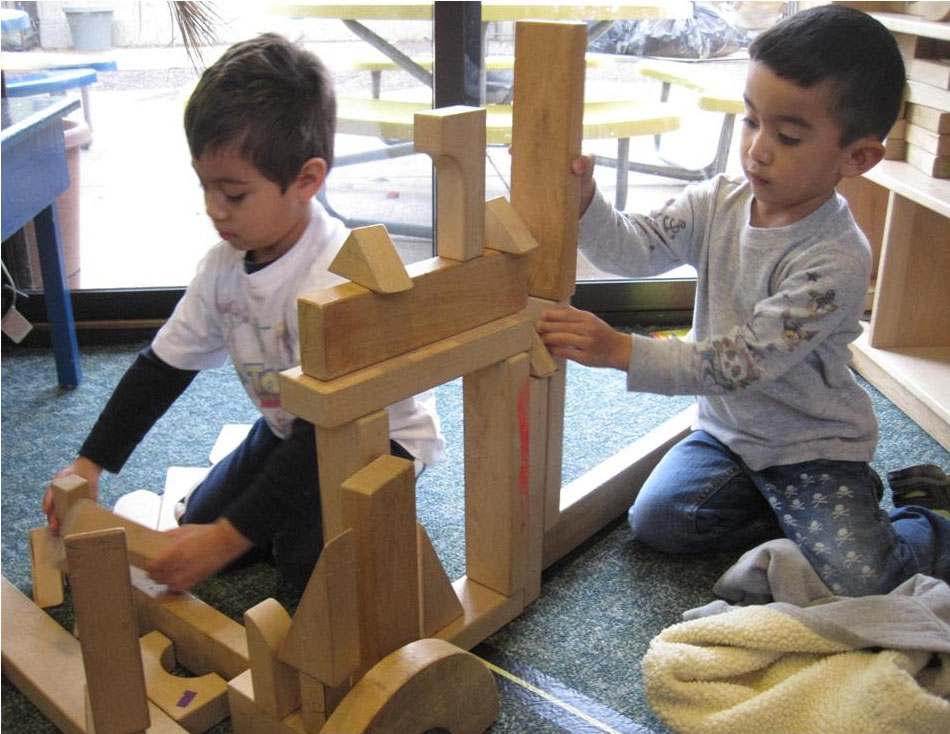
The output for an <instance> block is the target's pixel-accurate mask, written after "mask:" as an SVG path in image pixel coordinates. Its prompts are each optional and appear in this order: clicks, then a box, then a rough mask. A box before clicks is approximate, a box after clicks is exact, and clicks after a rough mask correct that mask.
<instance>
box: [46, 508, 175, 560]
mask: <svg viewBox="0 0 950 734" xmlns="http://www.w3.org/2000/svg"><path fill="white" fill-rule="evenodd" d="M62 523H63V532H62V534H63V535H64V536H65V535H69V534H72V533H85V532H90V531H93V530H106V529H108V528H122V529H123V530H124V531H125V538H126V543H127V546H128V554H129V561H130V562H131V563H132V564H133V565H135V566H138V567H139V568H144V567H145V566H146V565H147V564H148V562H149V561H150V560H152V559H154V558H157V557H158V556H159V555H160V554H161V553H163V552H164V551H165V549H166V548H167V547H168V544H169V543H170V540H169V538H168V536H167V535H165V534H164V533H160V532H159V531H157V530H153V529H152V528H147V527H145V526H144V525H139V524H138V523H136V522H132V521H131V520H127V519H126V518H124V517H119V516H118V515H116V514H115V513H114V512H112V511H111V510H107V509H106V508H105V507H103V506H102V505H98V504H96V503H95V502H93V501H92V500H88V499H81V500H79V501H77V502H76V503H74V504H73V506H72V508H71V509H70V510H69V514H68V515H66V517H65V518H62Z"/></svg>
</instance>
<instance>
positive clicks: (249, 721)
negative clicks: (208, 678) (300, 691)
mask: <svg viewBox="0 0 950 734" xmlns="http://www.w3.org/2000/svg"><path fill="white" fill-rule="evenodd" d="M251 679H252V676H251V671H250V670H245V671H244V672H243V673H241V674H240V675H237V676H235V677H234V678H232V679H231V680H229V681H228V708H229V709H230V711H231V728H232V730H233V734H307V729H306V728H305V727H304V723H303V719H302V718H301V716H300V712H299V711H295V712H293V713H291V714H289V715H288V716H286V717H285V718H284V719H275V718H274V717H273V716H271V715H270V714H268V713H267V712H266V711H265V710H264V709H263V708H261V707H260V706H258V705H257V703H256V702H255V700H254V686H253V683H252V680H251Z"/></svg>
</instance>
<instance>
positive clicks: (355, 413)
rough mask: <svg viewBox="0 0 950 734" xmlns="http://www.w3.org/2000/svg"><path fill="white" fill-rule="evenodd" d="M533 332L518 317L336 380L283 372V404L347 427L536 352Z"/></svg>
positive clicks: (307, 416)
mask: <svg viewBox="0 0 950 734" xmlns="http://www.w3.org/2000/svg"><path fill="white" fill-rule="evenodd" d="M533 333H534V326H533V324H532V323H531V321H530V320H529V319H528V317H527V316H524V315H513V316H506V317H504V318H502V319H498V320H497V321H493V322H492V323H490V324H484V325H482V326H477V327H475V328H474V329H470V330H468V331H466V332H464V333H462V334H458V335H456V336H453V337H451V338H448V339H443V340H441V341H439V342H436V343H435V344H430V345H428V346H425V347H422V348H421V349H417V350H416V351H414V352H410V353H409V354H404V355H402V356H399V357H394V358H392V359H389V360H386V361H385V362H383V363H381V364H378V365H374V366H372V367H367V368H365V369H362V370H359V371H358V372H354V373H352V374H349V375H346V376H344V377H341V378H339V379H336V380H333V381H330V382H324V381H322V380H315V379H313V378H312V377H308V376H307V375H305V374H303V373H302V372H301V370H300V368H299V367H294V368H292V369H289V370H286V371H285V372H282V373H281V374H280V404H281V406H282V407H283V408H284V410H287V411H289V412H291V413H293V414H294V415H297V416H300V417H301V418H303V419H305V420H308V421H310V422H311V423H313V424H315V425H317V426H322V427H327V428H333V427H335V426H341V425H343V424H345V423H347V422H349V421H352V420H355V419H357V418H359V417H360V416H364V415H366V414H367V413H371V412H373V411H374V410H378V409H380V408H381V407H383V406H386V405H392V404H393V403H395V402H397V401H399V400H405V399H406V398H408V397H410V396H412V395H416V394H417V393H420V392H422V391H424V390H429V389H431V388H433V387H437V386H438V385H441V384H443V383H445V382H448V381H449V380H454V379H455V378H456V377H459V376H460V375H464V374H465V373H466V372H469V371H471V370H476V369H479V368H481V367H484V366H486V365H489V364H493V363H495V362H497V361H498V360H501V359H505V358H506V357H510V356H511V355H513V354H517V353H519V352H525V351H527V350H528V349H530V348H531V335H532V334H533ZM318 444H319V439H318ZM321 481H322V480H321Z"/></svg>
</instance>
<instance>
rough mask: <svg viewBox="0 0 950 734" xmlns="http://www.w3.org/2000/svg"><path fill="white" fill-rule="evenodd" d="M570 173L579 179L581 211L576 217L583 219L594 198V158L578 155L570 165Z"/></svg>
mask: <svg viewBox="0 0 950 734" xmlns="http://www.w3.org/2000/svg"><path fill="white" fill-rule="evenodd" d="M571 173H573V174H574V175H575V176H580V179H581V210H580V213H579V214H578V217H583V216H584V212H586V211H587V207H589V206H590V202H591V200H592V199H593V198H594V190H595V189H596V186H595V185H594V156H592V155H579V156H577V158H575V159H574V162H573V163H572V164H571Z"/></svg>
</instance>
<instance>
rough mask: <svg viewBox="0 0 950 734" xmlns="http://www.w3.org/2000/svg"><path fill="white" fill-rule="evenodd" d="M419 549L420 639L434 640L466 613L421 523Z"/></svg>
mask: <svg viewBox="0 0 950 734" xmlns="http://www.w3.org/2000/svg"><path fill="white" fill-rule="evenodd" d="M416 550H417V552H418V554H419V636H420V637H432V636H433V635H434V634H435V633H436V632H438V631H439V630H440V629H442V628H443V627H446V626H448V625H449V624H450V623H452V622H453V621H455V620H456V619H458V618H459V617H461V616H462V614H463V613H464V611H465V610H464V609H462V602H460V601H459V598H458V597H457V596H456V595H455V590H454V589H453V588H452V582H451V581H450V580H449V576H448V574H447V573H446V572H445V569H444V568H443V567H442V562H441V561H440V560H439V556H438V554H437V553H436V552H435V548H434V547H433V545H432V540H431V539H430V538H429V534H428V533H427V532H426V529H425V528H424V527H423V526H422V524H421V523H416Z"/></svg>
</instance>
